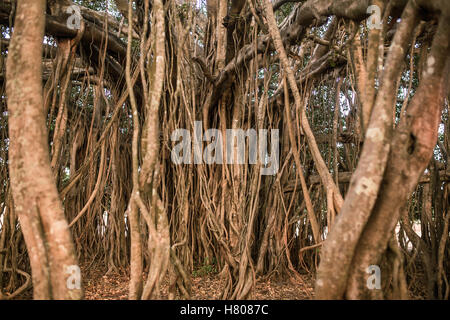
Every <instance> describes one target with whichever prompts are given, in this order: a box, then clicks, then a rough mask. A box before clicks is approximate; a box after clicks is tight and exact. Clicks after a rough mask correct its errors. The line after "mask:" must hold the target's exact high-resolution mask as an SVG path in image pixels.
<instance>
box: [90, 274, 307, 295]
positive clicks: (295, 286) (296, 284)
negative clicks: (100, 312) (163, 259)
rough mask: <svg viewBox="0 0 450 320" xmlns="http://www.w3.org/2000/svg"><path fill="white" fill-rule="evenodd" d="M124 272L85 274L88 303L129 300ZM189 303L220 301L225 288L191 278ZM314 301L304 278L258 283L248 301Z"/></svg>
mask: <svg viewBox="0 0 450 320" xmlns="http://www.w3.org/2000/svg"><path fill="white" fill-rule="evenodd" d="M128 281H129V275H128V272H127V271H119V272H110V273H109V274H107V273H106V272H103V271H101V270H98V269H97V270H92V269H91V271H90V272H89V273H87V274H85V277H84V288H85V298H86V299H87V300H126V299H127V298H128ZM191 281H192V290H191V299H192V300H215V299H219V297H220V295H221V293H222V290H223V288H224V286H225V282H224V280H223V279H222V278H221V277H220V276H219V275H218V274H207V275H202V276H198V275H197V276H195V277H194V276H193V277H192V278H191ZM312 298H313V281H312V279H311V278H310V277H309V276H307V275H301V278H300V279H294V278H292V279H290V280H285V281H282V280H278V281H277V280H271V279H257V280H256V287H255V289H254V290H253V293H252V297H251V299H254V300H308V299H312ZM160 299H168V278H166V279H164V280H163V282H162V284H161V297H160Z"/></svg>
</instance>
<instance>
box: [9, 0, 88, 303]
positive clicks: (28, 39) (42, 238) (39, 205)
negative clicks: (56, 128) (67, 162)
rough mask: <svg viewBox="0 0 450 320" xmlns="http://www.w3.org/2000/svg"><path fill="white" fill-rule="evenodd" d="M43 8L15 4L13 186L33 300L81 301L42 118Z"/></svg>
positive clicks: (34, 1) (33, 0) (24, 1)
mask: <svg viewBox="0 0 450 320" xmlns="http://www.w3.org/2000/svg"><path fill="white" fill-rule="evenodd" d="M45 3H46V1H44V0H20V1H18V3H17V12H16V20H15V25H14V32H13V35H12V38H11V43H10V47H9V53H8V60H7V74H6V78H7V94H8V112H9V135H10V136H9V138H10V141H11V142H10V147H9V157H10V166H9V168H10V175H11V186H12V193H13V198H14V204H15V211H16V213H17V214H18V216H19V220H20V223H21V227H22V231H23V234H24V237H25V241H26V244H27V247H28V252H29V255H30V261H31V267H32V271H33V283H34V297H35V298H36V299H44V298H45V299H48V298H54V299H79V298H81V297H82V296H83V291H82V289H81V287H78V286H77V284H76V283H75V284H73V286H72V285H68V283H69V282H68V280H69V281H70V279H69V277H71V275H72V274H71V271H70V270H75V269H76V268H77V260H76V257H75V254H74V247H73V243H72V239H71V235H70V232H69V229H68V224H67V221H66V219H65V217H64V212H63V209H62V205H61V201H60V199H59V196H58V191H57V189H56V185H55V181H54V178H53V174H52V170H51V167H50V158H49V150H48V145H47V134H46V132H47V131H46V126H45V118H44V114H43V96H42V52H43V38H44V23H45V16H44V12H45ZM80 280H81V279H80ZM75 281H76V280H75Z"/></svg>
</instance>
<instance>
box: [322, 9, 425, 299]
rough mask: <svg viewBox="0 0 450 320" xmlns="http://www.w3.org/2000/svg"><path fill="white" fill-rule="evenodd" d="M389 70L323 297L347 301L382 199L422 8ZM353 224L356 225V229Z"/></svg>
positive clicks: (410, 17)
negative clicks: (401, 86) (399, 83)
mask: <svg viewBox="0 0 450 320" xmlns="http://www.w3.org/2000/svg"><path fill="white" fill-rule="evenodd" d="M402 20H403V21H402V22H403V23H402V24H401V25H400V26H399V30H398V31H397V33H396V34H395V37H394V40H393V43H392V44H391V47H390V50H389V55H388V58H387V61H386V64H385V66H386V70H385V72H383V76H382V79H381V86H380V89H379V91H378V95H377V98H376V101H375V106H374V109H373V112H372V115H371V119H370V123H369V127H368V130H367V132H366V139H365V142H364V147H363V150H362V153H361V158H360V160H359V163H358V167H357V169H356V171H355V173H354V174H353V177H352V180H351V182H350V188H349V190H348V192H347V195H346V198H345V202H344V205H343V207H342V210H341V215H340V216H339V217H338V218H337V220H336V223H335V225H334V228H333V230H332V232H330V234H329V236H328V239H327V241H326V242H325V244H324V247H323V252H322V261H321V264H320V266H319V270H318V278H317V281H316V296H317V298H318V299H342V298H343V297H344V294H345V289H346V286H347V279H348V276H349V266H350V264H351V261H352V259H353V255H354V253H355V247H356V245H357V243H358V240H359V237H360V235H361V233H362V230H363V228H364V226H365V225H366V223H367V220H368V219H369V216H370V214H371V212H372V208H373V206H374V204H375V201H376V199H377V195H378V190H379V188H380V185H381V180H382V178H383V174H384V170H385V167H386V163H387V158H388V153H389V149H390V139H391V135H392V121H393V120H392V109H393V108H394V106H395V99H396V91H395V88H396V86H395V79H397V77H398V74H399V73H400V72H401V68H400V63H401V61H402V59H403V58H404V56H405V54H406V49H407V47H408V45H409V41H410V39H411V37H412V34H413V31H414V28H415V26H416V22H417V8H416V7H415V6H413V5H412V4H411V3H409V4H408V6H407V7H406V8H405V11H404V13H403V16H402ZM350 226H351V227H350Z"/></svg>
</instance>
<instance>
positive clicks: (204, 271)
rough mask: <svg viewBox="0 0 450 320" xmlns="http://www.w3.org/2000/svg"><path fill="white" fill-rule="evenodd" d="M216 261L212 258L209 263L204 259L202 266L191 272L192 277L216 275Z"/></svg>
mask: <svg viewBox="0 0 450 320" xmlns="http://www.w3.org/2000/svg"><path fill="white" fill-rule="evenodd" d="M217 272H218V271H217V261H216V259H215V258H212V260H211V262H209V259H208V258H206V259H205V261H204V262H203V264H202V265H201V266H200V267H199V268H198V269H197V270H194V271H193V272H192V276H193V277H204V276H207V275H210V274H215V273H217Z"/></svg>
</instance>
